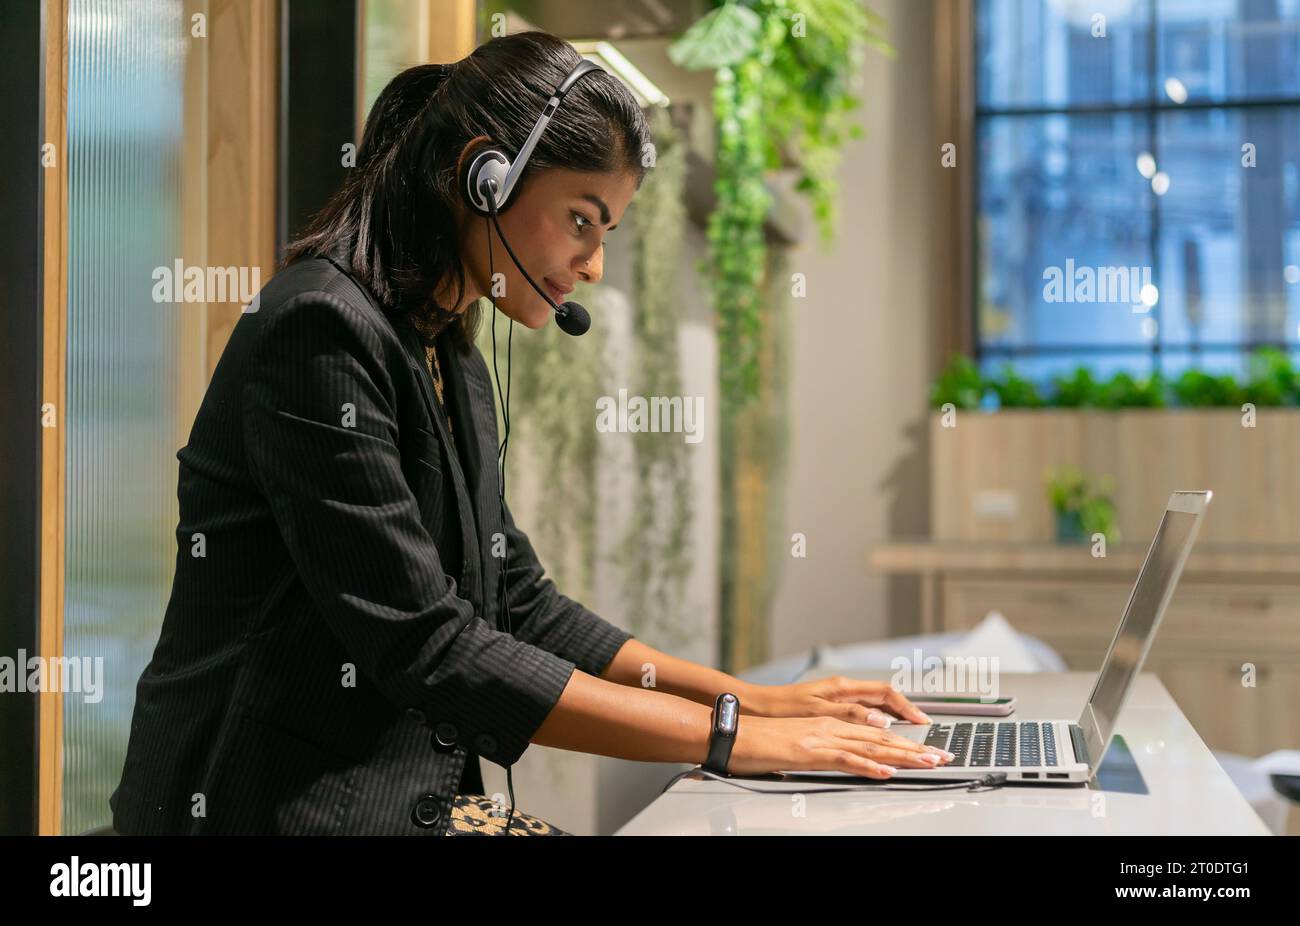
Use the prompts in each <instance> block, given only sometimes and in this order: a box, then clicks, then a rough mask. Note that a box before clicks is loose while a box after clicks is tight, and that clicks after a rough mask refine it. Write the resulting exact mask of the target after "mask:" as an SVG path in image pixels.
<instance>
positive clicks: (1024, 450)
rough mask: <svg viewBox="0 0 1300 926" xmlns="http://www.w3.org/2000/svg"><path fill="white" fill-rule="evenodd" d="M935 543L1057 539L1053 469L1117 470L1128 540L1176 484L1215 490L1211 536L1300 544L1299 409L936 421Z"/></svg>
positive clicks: (1142, 536) (1027, 414)
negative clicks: (1049, 484) (1249, 415)
mask: <svg viewBox="0 0 1300 926" xmlns="http://www.w3.org/2000/svg"><path fill="white" fill-rule="evenodd" d="M930 441H931V451H932V459H933V468H932V470H931V482H930V485H931V506H932V507H931V532H932V533H931V536H932V538H933V539H934V540H956V541H971V540H1017V541H1044V542H1051V541H1053V540H1055V537H1056V522H1055V515H1054V512H1053V511H1052V508H1051V505H1050V504H1049V503H1048V499H1047V489H1046V473H1047V470H1048V469H1049V468H1050V467H1054V466H1060V465H1064V464H1072V465H1074V466H1077V467H1079V469H1081V470H1082V471H1083V472H1084V473H1085V474H1087V475H1088V476H1089V477H1090V478H1095V477H1098V476H1103V475H1109V476H1113V477H1114V484H1115V496H1114V498H1115V506H1116V509H1117V523H1118V526H1119V529H1120V531H1121V533H1122V535H1123V539H1124V540H1125V541H1131V542H1137V543H1142V544H1145V543H1146V542H1147V541H1148V540H1149V539H1150V537H1151V532H1152V531H1153V530H1154V528H1155V525H1156V523H1157V521H1158V519H1159V517H1160V514H1161V512H1162V511H1164V506H1165V502H1166V501H1167V500H1168V498H1169V493H1170V492H1172V491H1175V490H1177V489H1210V490H1212V491H1213V492H1214V504H1213V506H1212V507H1211V509H1210V511H1209V514H1208V515H1207V516H1206V518H1205V522H1204V524H1203V525H1202V528H1201V535H1200V542H1202V543H1207V542H1225V543H1287V544H1297V543H1300V467H1298V466H1297V461H1300V409H1295V408H1260V409H1258V411H1257V413H1256V418H1255V426H1254V427H1252V428H1247V427H1243V426H1242V415H1241V413H1240V412H1239V411H1237V410H1236V409H1126V410H1123V411H1113V412H1110V411H1081V410H1072V409H1043V410H1030V409H1004V410H1001V411H997V412H992V413H985V412H979V411H959V412H957V413H956V424H955V426H954V427H944V426H943V419H942V415H941V414H940V413H938V412H934V413H933V414H932V415H931V418H930Z"/></svg>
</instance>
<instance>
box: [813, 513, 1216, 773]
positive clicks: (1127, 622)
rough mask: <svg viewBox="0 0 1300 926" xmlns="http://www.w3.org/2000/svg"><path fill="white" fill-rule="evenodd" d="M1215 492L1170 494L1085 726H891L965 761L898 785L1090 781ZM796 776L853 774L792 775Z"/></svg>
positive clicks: (989, 722)
mask: <svg viewBox="0 0 1300 926" xmlns="http://www.w3.org/2000/svg"><path fill="white" fill-rule="evenodd" d="M1210 495H1211V493H1210V492H1208V491H1207V492H1175V493H1174V494H1172V495H1170V496H1169V507H1168V508H1167V510H1166V511H1165V513H1164V515H1163V516H1162V517H1161V519H1160V525H1159V526H1158V527H1157V528H1156V535H1155V538H1154V539H1152V541H1151V546H1150V547H1149V548H1148V549H1147V555H1146V559H1145V560H1143V561H1142V569H1141V571H1140V572H1139V573H1138V577H1137V582H1136V583H1135V584H1134V586H1133V591H1132V593H1131V594H1130V595H1129V599H1128V605H1127V606H1125V608H1124V616H1123V617H1122V618H1120V622H1119V628H1118V629H1117V630H1116V631H1115V636H1114V638H1113V639H1112V640H1111V641H1110V650H1109V651H1108V652H1107V653H1106V659H1105V661H1104V662H1103V663H1102V665H1101V671H1100V672H1099V673H1097V681H1096V683H1095V684H1094V685H1093V688H1092V694H1091V695H1089V696H1088V702H1087V703H1086V704H1085V705H1084V706H1083V713H1082V714H1081V715H1080V716H1079V720H1078V722H1077V723H1076V722H1074V721H1070V720H1020V721H998V720H995V719H991V718H985V717H971V718H970V720H969V722H967V721H945V722H941V723H933V724H901V725H900V724H895V725H894V726H892V727H891V728H890V729H891V730H892V731H893V732H894V733H897V734H899V735H900V736H905V737H907V738H908V739H911V740H917V741H924V742H925V743H927V744H929V745H931V746H937V747H939V748H940V749H946V750H947V751H948V752H951V753H955V754H956V756H957V758H956V759H954V760H953V761H951V762H949V763H948V764H946V765H941V766H939V767H938V768H933V769H915V768H902V767H900V768H899V769H898V772H897V773H896V774H895V775H894V776H893V778H891V779H890V780H891V781H893V780H898V779H903V778H906V779H912V778H941V779H953V778H977V777H980V776H981V775H985V774H988V773H989V772H1005V773H1006V776H1007V780H1008V781H1033V782H1038V783H1068V782H1083V781H1089V780H1090V779H1091V778H1092V777H1093V775H1095V774H1096V773H1097V769H1098V768H1099V767H1100V765H1101V760H1102V758H1103V757H1104V756H1105V755H1106V749H1107V748H1108V747H1109V746H1110V740H1111V736H1112V735H1113V733H1114V731H1115V721H1116V720H1117V719H1118V717H1119V715H1120V711H1121V710H1123V708H1124V701H1125V700H1126V699H1127V698H1128V693H1129V689H1130V688H1132V686H1133V680H1134V679H1135V678H1137V675H1138V673H1139V672H1141V671H1142V664H1143V663H1144V662H1145V661H1146V658H1147V653H1149V652H1150V651H1151V644H1152V643H1153V642H1154V641H1155V638H1156V630H1157V629H1158V628H1159V627H1160V619H1161V618H1162V617H1164V613H1165V608H1166V607H1167V606H1168V605H1169V600H1170V599H1171V598H1172V597H1173V594H1174V587H1175V586H1176V585H1177V584H1178V577H1179V576H1180V575H1181V574H1182V571H1183V564H1184V563H1186V562H1187V554H1188V553H1189V552H1191V549H1192V542H1193V541H1194V540H1195V539H1196V532H1197V530H1199V529H1200V526H1201V518H1202V517H1203V516H1204V515H1205V508H1206V506H1207V505H1209V503H1210ZM788 774H791V775H845V774H847V773H844V772H806V771H798V772H796V771H791V772H789V773H788Z"/></svg>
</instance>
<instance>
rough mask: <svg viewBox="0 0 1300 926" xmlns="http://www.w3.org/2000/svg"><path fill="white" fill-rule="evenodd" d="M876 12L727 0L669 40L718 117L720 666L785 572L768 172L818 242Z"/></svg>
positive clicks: (761, 640)
mask: <svg viewBox="0 0 1300 926" xmlns="http://www.w3.org/2000/svg"><path fill="white" fill-rule="evenodd" d="M883 27H884V23H883V21H882V20H881V19H880V18H879V17H878V16H876V15H875V14H873V13H871V12H869V11H867V10H865V9H863V8H862V7H861V5H860V4H859V2H858V0H726V2H721V3H717V4H715V8H714V9H713V10H712V11H710V12H709V13H708V14H706V15H705V16H704V17H702V18H701V19H700V20H699V21H698V22H696V23H695V24H694V25H693V26H691V28H690V29H688V30H687V31H686V32H685V33H684V34H683V35H682V36H681V38H679V39H678V40H677V42H675V43H674V44H673V45H672V46H671V47H670V48H669V51H668V54H669V57H670V58H672V60H673V61H674V63H676V64H677V65H678V66H680V67H683V68H686V69H690V70H697V69H711V70H713V71H714V75H715V76H714V88H713V117H714V123H715V130H716V151H715V155H714V168H715V171H716V173H715V179H714V184H713V189H714V193H715V195H716V197H717V202H716V204H715V206H714V209H713V212H712V213H711V214H710V216H709V221H708V228H707V236H708V242H709V259H708V261H707V262H701V263H700V265H699V272H700V273H701V274H702V275H703V276H704V277H705V278H706V279H707V280H708V281H709V285H710V288H711V295H712V299H713V309H714V317H715V320H716V325H717V335H718V354H719V378H720V383H719V386H720V392H721V408H720V410H719V414H718V417H719V430H720V435H721V448H720V451H721V453H720V456H721V462H722V471H721V483H722V484H721V533H722V537H721V543H720V562H721V569H720V577H719V599H720V601H719V605H720V612H721V614H720V619H721V620H720V623H721V635H720V636H721V658H720V663H721V666H722V668H723V670H724V671H736V670H738V669H740V668H743V667H745V666H747V665H750V664H752V663H755V662H759V661H761V660H762V658H763V657H764V655H765V650H766V646H767V639H768V637H769V634H768V633H767V626H766V622H767V619H768V612H769V610H770V603H771V597H772V592H773V590H774V588H775V583H776V581H777V577H778V576H779V575H780V569H781V566H780V564H781V562H782V561H783V557H784V548H785V541H784V537H783V533H784V532H783V531H782V530H780V529H779V525H780V517H779V516H780V513H781V512H782V511H783V507H782V504H781V499H782V497H783V493H784V465H785V464H784V460H785V454H786V447H785V442H786V434H787V431H788V423H787V421H786V398H787V397H786V394H785V376H784V363H785V358H784V352H783V350H782V345H781V343H780V342H781V341H782V340H783V332H784V325H785V315H784V310H785V300H786V299H788V297H789V286H788V282H787V280H788V277H786V276H785V274H786V271H785V269H783V268H784V264H783V263H782V261H781V260H778V259H774V257H777V258H779V257H783V256H784V255H783V254H781V253H780V252H777V254H776V255H769V253H768V248H767V244H766V241H765V238H764V225H765V223H766V219H767V215H768V212H769V210H770V209H771V206H772V196H771V194H770V193H769V192H768V189H767V186H766V184H765V182H764V181H765V179H766V177H767V175H768V173H769V172H770V171H774V170H777V169H779V168H782V167H785V166H791V167H793V169H794V170H795V171H796V172H797V174H798V177H797V182H796V184H795V189H796V190H798V191H799V192H801V193H802V194H804V195H805V196H807V197H808V198H809V200H810V202H811V205H812V211H813V215H814V217H815V219H816V222H817V227H818V231H819V234H820V238H821V241H822V243H823V245H829V244H830V243H831V241H832V240H833V237H834V227H835V208H834V204H835V198H836V195H837V188H836V185H835V180H834V176H835V171H836V169H837V167H838V165H839V159H840V148H841V146H842V145H843V144H844V142H845V141H846V140H847V139H849V138H856V137H858V136H860V135H861V130H860V128H858V127H857V126H856V125H854V124H853V123H852V121H851V113H852V111H853V110H854V109H855V108H857V107H858V105H859V102H860V101H859V99H858V97H857V96H856V93H855V86H856V84H857V81H858V76H859V72H860V68H861V55H862V49H863V48H864V47H865V46H872V47H875V48H876V49H878V50H879V51H881V52H883V53H885V54H887V55H890V56H892V55H893V53H894V52H893V48H892V47H891V46H890V45H889V43H888V42H886V41H885V40H884V38H883V37H882V30H883Z"/></svg>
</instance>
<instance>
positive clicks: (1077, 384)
mask: <svg viewBox="0 0 1300 926" xmlns="http://www.w3.org/2000/svg"><path fill="white" fill-rule="evenodd" d="M1247 369H1248V373H1247V377H1246V380H1245V382H1244V383H1242V382H1238V381H1237V379H1236V378H1235V377H1234V376H1232V374H1230V373H1224V374H1218V375H1216V374H1214V373H1209V372H1206V371H1205V370H1199V369H1190V370H1185V371H1183V373H1182V374H1180V375H1179V376H1178V377H1176V378H1175V379H1173V380H1172V381H1171V380H1167V379H1165V378H1164V377H1162V376H1161V375H1160V374H1159V373H1154V374H1152V375H1151V376H1146V377H1140V378H1139V377H1135V376H1133V375H1132V374H1131V373H1126V372H1122V371H1121V372H1119V373H1116V374H1115V375H1114V376H1112V377H1111V378H1110V379H1107V380H1100V379H1097V378H1096V376H1094V374H1093V372H1092V370H1090V369H1089V368H1088V367H1086V366H1078V367H1076V368H1075V369H1074V370H1073V371H1071V372H1069V373H1058V374H1057V375H1055V376H1053V377H1051V380H1050V381H1049V384H1048V389H1047V390H1046V392H1045V393H1042V394H1040V393H1039V391H1038V388H1037V386H1036V385H1035V384H1034V383H1033V382H1032V381H1031V380H1028V379H1026V378H1024V377H1023V376H1021V375H1020V374H1019V373H1017V372H1016V371H1015V368H1014V367H1013V366H1011V364H1009V363H1006V364H1003V366H1002V369H1001V371H1000V373H999V374H998V375H996V376H985V375H984V374H983V373H981V372H980V369H979V365H978V364H977V363H975V361H973V360H971V359H970V358H969V357H965V356H963V355H961V354H953V356H952V358H951V359H950V360H949V362H948V365H947V367H945V368H944V370H943V371H942V372H941V373H940V374H939V376H938V378H937V379H936V380H935V382H934V386H933V387H932V389H931V393H930V404H931V406H933V407H935V408H939V407H941V406H942V405H944V404H946V403H949V402H951V403H952V404H953V405H954V406H956V407H957V408H980V407H989V406H992V405H993V404H994V403H993V402H992V398H993V397H994V396H996V399H997V402H996V405H998V406H1001V407H1003V408H1041V407H1050V408H1097V409H1108V410H1115V409H1121V408H1163V407H1165V406H1177V407H1182V408H1236V407H1240V406H1241V405H1242V404H1244V403H1246V402H1251V403H1253V404H1255V405H1257V406H1284V405H1289V406H1296V405H1300V370H1297V369H1296V368H1295V365H1294V364H1293V363H1292V361H1291V358H1290V356H1289V355H1288V354H1286V353H1285V352H1284V351H1281V350H1278V349H1277V348H1275V347H1261V348H1259V349H1257V350H1256V351H1255V352H1254V353H1253V354H1251V356H1250V358H1249V360H1248V363H1247Z"/></svg>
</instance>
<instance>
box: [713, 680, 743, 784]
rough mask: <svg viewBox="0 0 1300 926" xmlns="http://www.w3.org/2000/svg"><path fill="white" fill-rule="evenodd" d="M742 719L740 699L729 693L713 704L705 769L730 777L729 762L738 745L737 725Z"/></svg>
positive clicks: (725, 693)
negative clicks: (732, 750)
mask: <svg viewBox="0 0 1300 926" xmlns="http://www.w3.org/2000/svg"><path fill="white" fill-rule="evenodd" d="M739 719H740V699H739V698H737V697H736V696H735V695H734V694H732V693H731V692H729V691H724V692H723V693H722V694H720V695H718V700H716V701H714V702H713V728H712V729H711V730H710V731H709V757H708V758H707V759H705V760H704V767H705V768H707V769H708V770H709V771H711V772H716V773H717V774H719V775H729V774H730V773H729V772H728V771H727V762H729V761H730V760H731V747H732V746H734V745H735V743H736V723H737V721H739Z"/></svg>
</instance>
